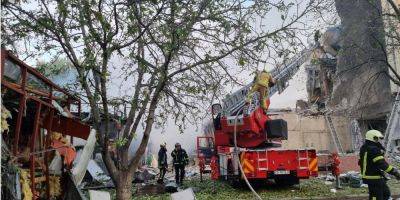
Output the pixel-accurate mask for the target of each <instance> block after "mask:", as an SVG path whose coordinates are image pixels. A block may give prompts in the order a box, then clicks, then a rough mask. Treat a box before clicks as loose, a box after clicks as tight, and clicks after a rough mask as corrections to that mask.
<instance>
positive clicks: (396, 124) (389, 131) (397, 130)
mask: <svg viewBox="0 0 400 200" xmlns="http://www.w3.org/2000/svg"><path fill="white" fill-rule="evenodd" d="M388 121H389V122H388V126H387V128H386V131H385V138H384V144H385V145H386V152H385V154H386V156H389V158H391V159H392V161H395V162H400V156H399V155H400V90H399V91H398V92H397V95H396V98H395V101H394V103H393V107H392V112H391V114H390V117H389V120H388Z"/></svg>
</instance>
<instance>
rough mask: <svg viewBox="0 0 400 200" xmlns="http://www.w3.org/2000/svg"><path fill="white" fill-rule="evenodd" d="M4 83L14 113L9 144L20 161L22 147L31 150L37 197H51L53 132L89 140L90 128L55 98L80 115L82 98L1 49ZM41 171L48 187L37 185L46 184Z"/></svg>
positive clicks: (5, 101) (4, 93) (5, 98)
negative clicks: (41, 193) (50, 175)
mask: <svg viewBox="0 0 400 200" xmlns="http://www.w3.org/2000/svg"><path fill="white" fill-rule="evenodd" d="M1 86H2V100H3V104H5V105H6V108H7V109H9V110H11V111H12V113H13V114H12V115H13V116H12V121H11V126H10V130H9V131H8V132H6V133H4V134H5V136H4V138H5V143H6V145H7V146H9V147H11V149H12V154H13V155H12V156H13V157H15V158H16V162H17V163H19V162H23V161H21V160H22V159H21V158H22V157H24V156H25V155H23V151H24V150H22V149H21V148H24V149H25V150H26V151H28V153H29V172H30V180H31V190H32V194H33V199H37V198H46V199H50V182H49V163H50V161H51V160H49V158H50V153H52V152H54V151H55V150H56V149H52V148H51V135H52V133H53V131H56V132H59V133H62V134H63V135H69V136H71V140H72V138H73V137H79V138H82V139H87V137H88V135H89V131H90V127H89V126H88V125H85V124H83V123H81V122H80V121H79V120H78V117H77V116H70V117H66V116H63V115H62V114H61V113H60V111H59V110H57V109H56V107H55V106H54V101H55V102H56V103H58V104H59V105H61V106H63V108H64V110H65V111H67V112H69V111H70V109H71V106H72V105H75V106H77V111H78V114H80V112H81V102H80V99H78V98H76V97H74V96H73V95H71V94H69V93H68V92H67V91H66V90H64V89H62V88H61V87H59V86H57V85H56V84H54V83H53V82H51V81H50V80H49V79H47V78H46V77H44V76H43V75H42V74H40V73H39V72H38V71H37V70H36V69H34V68H32V67H30V66H28V65H27V64H25V63H24V62H22V61H21V60H20V59H18V58H17V57H16V56H14V55H12V54H11V52H9V51H7V50H4V49H2V50H1ZM69 113H70V112H69ZM45 129H46V130H47V132H45V131H44V130H45ZM39 161H40V162H42V161H43V163H44V168H43V167H42V166H37V163H38V162H39ZM20 165H22V166H24V164H20ZM38 174H39V175H44V176H45V177H46V178H45V184H44V187H37V186H38V185H37V184H42V183H41V182H37V181H36V179H37V178H35V177H37V175H38ZM37 188H45V196H40V192H39V191H37Z"/></svg>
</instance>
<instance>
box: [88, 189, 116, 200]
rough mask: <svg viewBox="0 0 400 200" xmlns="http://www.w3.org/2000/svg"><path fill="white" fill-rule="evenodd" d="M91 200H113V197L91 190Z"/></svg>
mask: <svg viewBox="0 0 400 200" xmlns="http://www.w3.org/2000/svg"><path fill="white" fill-rule="evenodd" d="M89 197H90V200H111V195H110V193H109V192H106V191H98V190H89Z"/></svg>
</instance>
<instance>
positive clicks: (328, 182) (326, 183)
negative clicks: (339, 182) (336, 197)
mask: <svg viewBox="0 0 400 200" xmlns="http://www.w3.org/2000/svg"><path fill="white" fill-rule="evenodd" d="M324 183H325V185H332V184H333V182H331V181H325V182H324Z"/></svg>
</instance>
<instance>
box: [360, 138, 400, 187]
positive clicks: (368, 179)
mask: <svg viewBox="0 0 400 200" xmlns="http://www.w3.org/2000/svg"><path fill="white" fill-rule="evenodd" d="M384 152H385V151H384V149H383V147H382V145H380V144H379V143H376V142H372V141H368V140H366V141H365V143H364V145H363V146H362V147H361V149H360V160H359V165H360V167H361V175H362V179H363V182H364V183H367V184H368V183H373V182H376V181H380V180H381V179H384V173H383V172H386V173H389V174H393V175H394V173H395V170H394V168H393V167H392V166H391V165H389V164H388V163H387V162H386V161H385V158H384V157H383V156H384Z"/></svg>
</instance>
